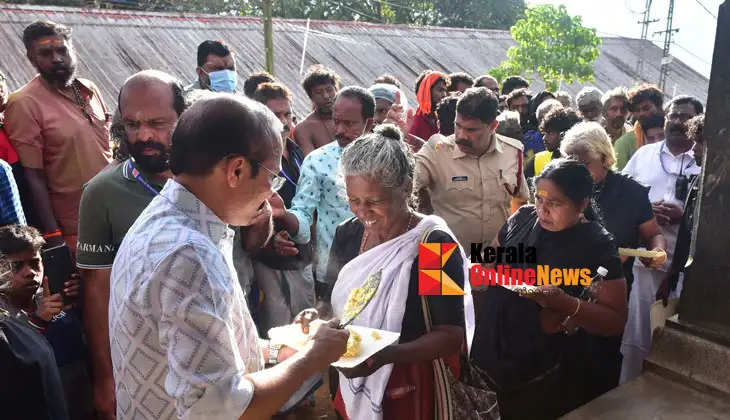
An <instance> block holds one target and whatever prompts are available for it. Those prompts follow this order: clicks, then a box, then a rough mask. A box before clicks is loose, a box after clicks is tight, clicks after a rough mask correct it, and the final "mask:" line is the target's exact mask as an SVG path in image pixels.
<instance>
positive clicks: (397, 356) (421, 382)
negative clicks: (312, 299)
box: [327, 124, 474, 419]
mask: <svg viewBox="0 0 730 420" xmlns="http://www.w3.org/2000/svg"><path fill="white" fill-rule="evenodd" d="M340 170H341V173H342V178H343V182H344V190H345V193H346V194H347V200H348V202H349V203H350V208H351V210H352V212H353V213H354V214H355V217H353V218H351V219H349V220H346V221H345V222H343V223H342V224H340V225H339V226H338V227H337V231H336V233H335V237H334V240H333V242H332V248H331V251H330V260H329V266H328V269H327V277H328V278H327V283H329V284H332V283H334V288H333V290H332V299H331V302H332V310H333V312H334V313H335V315H336V316H337V317H338V318H340V319H343V318H344V306H345V303H346V301H347V299H348V297H349V295H350V292H351V291H352V290H353V289H355V288H358V287H362V285H363V282H364V281H365V279H367V278H368V277H369V276H370V275H372V274H376V273H379V274H380V284H379V286H378V288H377V292H376V294H375V296H374V297H373V298H372V300H371V301H370V303H369V304H368V305H367V307H365V309H364V310H363V311H362V312H361V313H360V315H359V316H358V318H357V319H356V320H355V321H354V322H353V325H356V326H364V327H372V328H378V329H383V330H388V331H393V332H397V333H400V339H399V340H398V342H397V344H392V345H390V346H388V347H386V348H384V349H383V350H381V351H379V352H378V353H376V354H375V355H373V356H372V357H370V358H369V359H368V360H367V361H365V362H363V363H362V364H360V365H358V366H356V367H354V368H351V369H339V371H340V373H339V387H338V391H337V396H336V399H335V407H336V409H337V410H338V412H339V413H340V414H341V415H343V417H346V418H350V419H379V418H416V417H414V415H415V416H417V418H421V419H431V418H434V413H435V407H436V405H435V400H436V398H441V397H445V396H443V395H441V394H439V393H436V392H435V391H434V380H437V378H434V373H433V369H432V363H433V360H434V359H437V358H439V357H444V358H445V359H446V358H447V357H450V358H456V357H458V356H459V352H460V349H461V348H462V344H463V343H462V342H463V338H464V337H465V336H466V337H467V342H470V341H471V338H470V333H469V331H472V332H473V322H472V321H471V320H473V319H474V318H473V306H472V303H471V294H470V293H469V282H468V281H466V280H467V272H468V271H467V270H468V265H467V259H466V256H465V254H464V251H463V249H461V247H460V246H459V245H458V244H457V243H456V239H454V238H455V236H454V234H453V233H452V232H451V230H450V229H449V228H448V226H447V225H446V223H445V222H444V220H443V219H441V218H439V217H437V216H426V215H423V214H419V213H416V212H415V211H414V210H413V209H412V208H411V207H410V206H409V204H408V202H409V198H410V196H411V194H412V191H413V179H414V170H415V161H414V158H413V156H412V154H411V153H410V152H409V151H408V149H407V146H406V144H405V143H404V142H403V140H402V135H401V132H400V130H398V129H397V128H396V127H395V126H393V125H390V124H385V125H381V126H379V127H377V128H376V129H375V131H374V132H373V133H371V134H367V135H365V136H362V137H360V138H359V139H357V140H355V141H354V142H352V143H351V144H349V145H348V146H347V147H346V148H345V150H344V151H343V152H342V157H341V159H340ZM419 242H427V243H430V244H431V245H429V246H430V247H431V248H428V249H429V250H432V251H431V252H434V255H437V254H438V255H439V256H440V255H446V254H447V253H448V254H450V258H448V261H447V262H446V264H445V265H444V266H443V273H444V275H443V276H442V278H446V276H448V280H442V281H440V282H439V281H436V280H434V281H433V282H432V284H429V282H428V281H424V282H421V283H420V284H419V265H418V255H419ZM440 244H444V245H440ZM434 247H435V248H434ZM444 247H445V248H446V250H445V251H443V250H442V248H444ZM438 260H439V267H437V268H438V269H441V266H440V261H441V260H440V257H439V258H438ZM421 268H423V267H421ZM335 278H336V282H335ZM424 287H426V288H427V289H429V290H424V289H423V288H424ZM442 288H443V289H442ZM431 289H433V290H431ZM462 289H464V290H465V291H466V295H465V296H463V295H461V293H458V294H452V295H449V292H453V293H457V292H460V291H461V290H462ZM419 291H420V292H422V293H423V294H429V296H428V297H427V298H426V299H425V301H426V305H425V306H422V301H421V296H419ZM436 292H438V293H436ZM442 292H443V293H442ZM423 308H426V310H427V311H428V313H430V316H431V320H432V324H433V326H432V330H431V331H430V332H427V330H426V324H425V321H424V315H423V310H424V309H423ZM467 314H469V315H468V316H467ZM466 319H468V320H470V321H466ZM465 331H466V332H467V333H466V334H465ZM363 340H366V338H365V337H363ZM454 360H456V359H454ZM416 371H417V372H416ZM404 386H406V387H410V386H412V387H413V388H411V389H415V391H413V392H408V393H406V395H401V396H400V397H396V396H395V395H393V394H394V392H391V390H393V389H394V388H402V387H404ZM363 387H366V388H367V389H368V390H369V391H370V392H368V393H363V392H353V390H357V389H362V388H363ZM413 407H421V413H420V414H418V415H416V414H414V412H413Z"/></svg>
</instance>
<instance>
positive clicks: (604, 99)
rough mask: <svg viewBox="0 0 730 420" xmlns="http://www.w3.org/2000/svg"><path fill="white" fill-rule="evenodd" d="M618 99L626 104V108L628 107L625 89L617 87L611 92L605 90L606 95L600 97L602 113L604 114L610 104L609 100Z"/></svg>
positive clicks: (627, 96)
mask: <svg viewBox="0 0 730 420" xmlns="http://www.w3.org/2000/svg"><path fill="white" fill-rule="evenodd" d="M614 98H618V99H623V100H624V102H626V106H627V107H628V106H629V95H628V93H627V92H626V88H625V87H623V86H619V87H616V88H613V89H611V90H607V91H606V93H604V94H603V96H601V104H602V105H603V112H606V107H607V106H608V104H609V103H610V102H611V99H614Z"/></svg>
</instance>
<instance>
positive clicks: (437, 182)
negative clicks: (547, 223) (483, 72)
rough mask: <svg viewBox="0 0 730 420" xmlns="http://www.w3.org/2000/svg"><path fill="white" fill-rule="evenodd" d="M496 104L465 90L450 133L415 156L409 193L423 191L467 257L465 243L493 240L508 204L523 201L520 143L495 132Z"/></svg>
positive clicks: (486, 93)
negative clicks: (414, 172) (411, 187)
mask: <svg viewBox="0 0 730 420" xmlns="http://www.w3.org/2000/svg"><path fill="white" fill-rule="evenodd" d="M498 105H499V100H498V99H497V96H496V95H495V94H494V93H493V92H492V91H490V90H488V89H487V88H484V87H480V88H470V89H467V90H466V91H465V92H464V93H463V94H461V96H460V97H459V102H457V104H456V119H455V121H454V134H453V135H451V136H449V137H447V138H446V139H444V140H442V141H440V142H435V141H434V142H432V141H429V142H428V143H426V145H425V146H424V147H423V148H421V150H420V151H419V152H418V153H417V154H416V178H415V180H414V189H415V190H416V191H419V190H422V189H425V190H427V191H428V193H429V195H430V197H431V205H432V207H433V209H434V214H436V215H437V216H440V217H442V218H443V219H444V220H446V223H447V224H448V225H449V227H450V228H451V229H452V230H453V231H454V233H455V234H456V238H457V239H458V240H459V243H461V244H463V245H464V249H465V250H466V251H467V253H469V252H470V249H471V248H470V244H480V243H482V244H487V245H488V244H489V243H490V242H491V241H492V239H494V236H495V235H496V234H497V232H498V231H499V229H500V228H501V227H502V225H503V224H504V222H505V221H506V220H507V217H508V216H509V215H510V204H511V201H513V203H512V204H513V205H514V206H517V204H520V205H521V204H523V203H525V202H526V201H527V197H528V195H527V187H526V185H525V176H524V174H523V173H522V143H521V142H520V141H519V140H515V139H511V138H509V137H504V136H501V135H499V134H496V132H495V130H496V129H497V124H498V123H497V114H498ZM422 197H424V195H422ZM420 204H421V206H422V207H427V206H428V203H420Z"/></svg>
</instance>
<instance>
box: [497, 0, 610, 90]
mask: <svg viewBox="0 0 730 420" xmlns="http://www.w3.org/2000/svg"><path fill="white" fill-rule="evenodd" d="M510 33H511V34H512V38H514V40H515V41H517V44H518V45H517V46H516V47H511V48H510V49H509V50H508V51H507V57H508V60H507V61H503V62H502V63H501V64H500V65H499V67H496V68H494V69H492V70H491V71H490V72H489V74H491V75H492V76H494V77H495V78H497V80H500V81H501V80H504V78H505V77H507V76H510V75H514V74H519V75H523V76H525V77H530V76H533V75H535V74H537V75H538V76H540V78H542V80H543V81H544V82H545V85H546V87H547V88H548V89H549V90H552V91H556V90H557V89H558V86H559V85H560V82H561V81H562V82H565V83H567V84H570V83H573V82H575V81H579V82H590V81H593V62H594V61H595V60H596V59H597V58H598V54H599V53H600V50H599V49H598V47H599V46H600V45H601V39H600V38H599V37H598V36H597V35H596V31H595V29H591V28H585V27H583V24H582V21H581V18H580V16H575V17H571V16H570V15H569V14H568V12H567V10H566V9H565V6H562V5H561V6H559V7H557V8H556V7H554V6H551V5H542V6H537V7H532V8H529V9H527V10H526V11H525V17H524V18H521V19H519V20H518V21H517V22H516V23H515V24H514V26H512V28H510Z"/></svg>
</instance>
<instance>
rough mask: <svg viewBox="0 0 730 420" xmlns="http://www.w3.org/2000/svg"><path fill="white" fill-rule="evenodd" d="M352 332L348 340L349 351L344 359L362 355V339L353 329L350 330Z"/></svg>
mask: <svg viewBox="0 0 730 420" xmlns="http://www.w3.org/2000/svg"><path fill="white" fill-rule="evenodd" d="M348 330H349V331H350V338H348V339H347V351H345V354H343V355H342V357H357V356H359V355H360V350H361V346H362V337H360V334H358V332H357V331H355V330H354V329H353V328H348Z"/></svg>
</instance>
